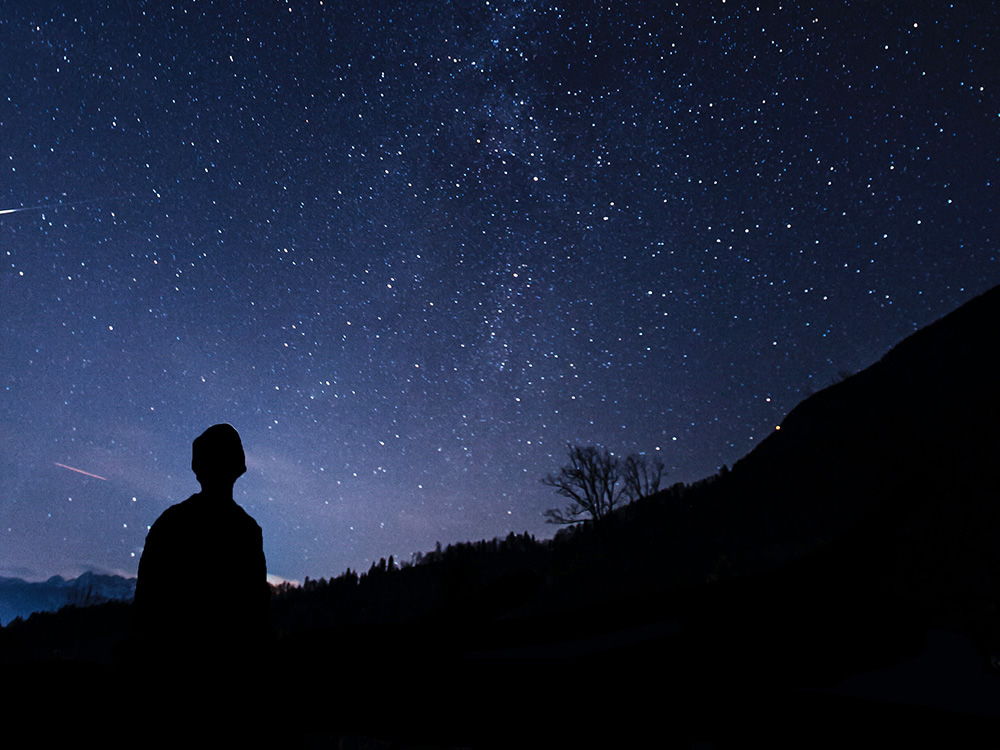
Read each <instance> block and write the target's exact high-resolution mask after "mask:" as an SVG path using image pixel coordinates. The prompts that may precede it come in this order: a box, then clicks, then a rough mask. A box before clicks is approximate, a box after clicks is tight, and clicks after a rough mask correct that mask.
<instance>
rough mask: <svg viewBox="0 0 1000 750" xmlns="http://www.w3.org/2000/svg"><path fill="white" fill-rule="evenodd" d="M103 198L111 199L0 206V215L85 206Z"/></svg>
mask: <svg viewBox="0 0 1000 750" xmlns="http://www.w3.org/2000/svg"><path fill="white" fill-rule="evenodd" d="M104 200H112V199H110V198H92V199H91V200H89V201H69V202H67V203H48V204H46V205H44V206H24V207H22V208H0V216H5V215H7V214H17V213H20V212H21V211H47V210H48V209H50V208H51V209H56V208H70V207H71V206H86V205H88V204H90V203H98V202H100V201H104Z"/></svg>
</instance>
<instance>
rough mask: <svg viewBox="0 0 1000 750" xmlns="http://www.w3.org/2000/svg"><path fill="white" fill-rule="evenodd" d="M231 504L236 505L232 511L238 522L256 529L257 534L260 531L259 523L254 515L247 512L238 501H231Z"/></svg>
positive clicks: (250, 528) (249, 528)
mask: <svg viewBox="0 0 1000 750" xmlns="http://www.w3.org/2000/svg"><path fill="white" fill-rule="evenodd" d="M233 505H234V506H236V509H235V510H234V511H233V513H234V514H235V515H236V516H237V517H238V518H239V522H240V523H241V524H242V525H243V526H245V527H246V528H247V529H248V530H253V531H256V532H257V533H258V534H259V533H261V529H260V524H259V523H257V521H256V520H255V519H254V517H253V516H251V515H250V514H249V513H247V512H246V509H245V508H243V506H242V505H240V504H239V503H237V502H235V501H233Z"/></svg>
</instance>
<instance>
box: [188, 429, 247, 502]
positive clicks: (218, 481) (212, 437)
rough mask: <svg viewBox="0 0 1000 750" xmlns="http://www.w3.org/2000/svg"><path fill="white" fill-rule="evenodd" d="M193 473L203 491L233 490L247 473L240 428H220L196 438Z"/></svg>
mask: <svg viewBox="0 0 1000 750" xmlns="http://www.w3.org/2000/svg"><path fill="white" fill-rule="evenodd" d="M191 470H192V471H193V472H194V475H195V476H196V477H197V478H198V481H199V482H200V483H201V486H202V487H203V488H205V487H217V486H227V485H228V486H230V487H231V486H232V485H233V483H235V482H236V480H237V479H239V478H240V477H241V476H242V475H243V473H244V472H245V471H246V470H247V463H246V456H245V455H244V453H243V443H242V442H240V434H239V433H238V432H237V431H236V428H235V427H233V426H232V425H230V424H217V425H213V426H212V427H209V428H208V429H207V430H205V431H204V432H203V433H201V435H199V436H198V437H196V438H195V440H194V443H193V444H192V446H191Z"/></svg>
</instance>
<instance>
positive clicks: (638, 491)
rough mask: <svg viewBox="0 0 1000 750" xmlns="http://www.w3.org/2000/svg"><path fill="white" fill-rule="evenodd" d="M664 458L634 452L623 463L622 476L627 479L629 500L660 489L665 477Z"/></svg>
mask: <svg viewBox="0 0 1000 750" xmlns="http://www.w3.org/2000/svg"><path fill="white" fill-rule="evenodd" d="M664 468H665V467H664V465H663V459H661V458H660V457H659V456H657V457H655V458H653V459H650V458H648V457H647V456H642V455H639V454H636V453H633V454H632V455H631V456H629V457H628V458H626V459H625V461H624V462H623V464H622V478H623V479H624V481H625V495H626V496H627V497H628V499H629V502H632V501H635V500H638V499H640V498H643V497H649V496H650V495H655V494H656V493H657V492H659V490H660V482H661V481H662V479H663V477H664Z"/></svg>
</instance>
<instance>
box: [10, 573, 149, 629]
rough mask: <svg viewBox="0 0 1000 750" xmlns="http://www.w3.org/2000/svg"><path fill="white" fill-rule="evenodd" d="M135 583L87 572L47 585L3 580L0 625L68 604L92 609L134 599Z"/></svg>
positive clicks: (13, 579)
mask: <svg viewBox="0 0 1000 750" xmlns="http://www.w3.org/2000/svg"><path fill="white" fill-rule="evenodd" d="M133 594H135V579H134V578H123V577H122V576H110V575H100V574H97V573H91V572H87V573H84V574H83V575H81V576H80V577H79V578H73V579H70V580H66V579H65V578H63V577H62V576H52V577H51V578H50V579H49V580H47V581H39V582H29V581H24V580H22V579H20V578H0V624H3V625H6V624H8V623H9V622H10V621H11V620H13V619H14V618H15V617H23V618H27V617H28V615H30V614H31V613H32V612H46V611H55V610H57V609H60V608H61V607H64V606H66V605H67V604H75V605H77V606H88V605H91V604H100V603H101V602H106V601H108V600H111V599H131V598H132V596H133Z"/></svg>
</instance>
